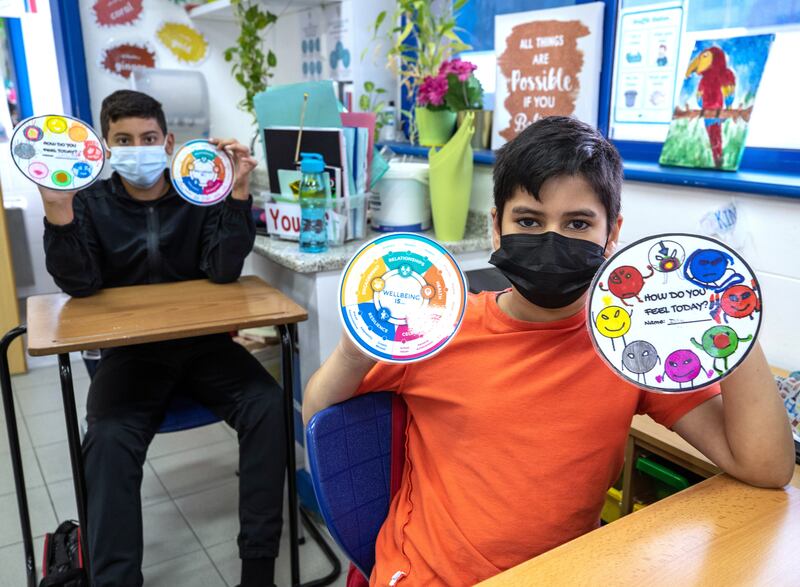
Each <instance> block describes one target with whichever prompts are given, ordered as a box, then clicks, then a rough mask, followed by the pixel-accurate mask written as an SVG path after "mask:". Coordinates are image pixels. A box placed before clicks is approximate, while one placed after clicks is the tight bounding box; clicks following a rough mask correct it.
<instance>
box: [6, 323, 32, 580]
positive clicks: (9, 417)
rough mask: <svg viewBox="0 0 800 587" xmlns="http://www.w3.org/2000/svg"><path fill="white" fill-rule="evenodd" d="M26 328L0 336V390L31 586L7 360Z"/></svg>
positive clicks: (29, 550)
mask: <svg viewBox="0 0 800 587" xmlns="http://www.w3.org/2000/svg"><path fill="white" fill-rule="evenodd" d="M25 332H27V328H26V327H25V326H18V327H17V328H14V329H13V330H10V331H8V332H7V333H6V335H5V336H4V337H3V338H2V340H0V390H1V391H2V394H3V410H4V411H5V415H6V428H8V447H9V450H10V452H11V468H12V470H13V471H14V487H15V489H16V492H17V509H18V510H19V524H20V527H21V528H22V545H23V550H24V552H25V574H26V576H27V579H28V587H36V560H35V555H34V552H33V536H32V533H31V518H30V511H29V510H28V494H27V491H26V489H25V472H24V470H23V468H22V453H21V451H20V444H19V430H18V429H17V415H16V412H15V410H14V394H13V393H12V390H11V370H10V367H9V361H8V347H9V346H10V345H11V343H12V342H13V341H14V340H15V339H16V338H17V337H19V336H22V335H23V334H25Z"/></svg>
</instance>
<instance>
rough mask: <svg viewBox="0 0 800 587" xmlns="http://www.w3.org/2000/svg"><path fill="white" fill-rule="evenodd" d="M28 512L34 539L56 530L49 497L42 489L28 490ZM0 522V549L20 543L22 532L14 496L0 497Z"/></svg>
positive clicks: (12, 494)
mask: <svg viewBox="0 0 800 587" xmlns="http://www.w3.org/2000/svg"><path fill="white" fill-rule="evenodd" d="M28 510H29V511H30V518H31V532H32V533H33V536H34V537H36V536H42V535H43V534H44V533H45V532H52V531H53V530H55V529H56V516H55V514H54V513H53V506H52V505H50V496H48V495H47V490H46V489H45V488H44V487H36V488H33V489H29V490H28ZM0 520H3V523H2V524H0V547H2V546H8V545H9V544H14V543H15V542H21V541H22V531H21V530H20V526H19V510H17V496H16V494H14V493H9V494H7V495H3V496H0Z"/></svg>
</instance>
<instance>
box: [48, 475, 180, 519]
mask: <svg viewBox="0 0 800 587" xmlns="http://www.w3.org/2000/svg"><path fill="white" fill-rule="evenodd" d="M47 488H48V490H49V491H50V497H51V499H52V500H53V506H54V507H55V510H56V516H57V517H58V519H59V521H62V522H63V521H64V520H74V519H77V517H78V508H77V506H76V504H75V491H74V489H73V483H72V479H71V478H70V479H66V480H64V481H58V482H56V483H51V484H49V485H48V486H47ZM168 499H169V496H168V495H167V491H166V489H164V486H163V485H161V483H160V482H159V480H158V478H157V477H156V475H155V473H153V469H152V468H151V467H150V464H149V463H145V465H144V477H143V478H142V507H143V508H146V507H148V506H150V505H153V504H156V503H160V502H163V501H167V500H168Z"/></svg>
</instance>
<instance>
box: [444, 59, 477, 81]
mask: <svg viewBox="0 0 800 587" xmlns="http://www.w3.org/2000/svg"><path fill="white" fill-rule="evenodd" d="M476 69H478V66H477V65H475V64H474V63H470V62H469V61H463V60H461V59H451V60H449V61H445V62H444V63H442V64H441V65H440V66H439V75H445V76H446V75H447V74H449V73H452V74H455V75H456V76H457V77H458V79H459V81H462V82H465V81H467V80H468V79H469V76H471V75H472V72H473V71H475V70H476Z"/></svg>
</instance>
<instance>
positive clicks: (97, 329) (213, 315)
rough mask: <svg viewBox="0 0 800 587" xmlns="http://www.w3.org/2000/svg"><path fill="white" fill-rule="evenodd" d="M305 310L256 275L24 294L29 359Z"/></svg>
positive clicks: (263, 322) (262, 322) (211, 330)
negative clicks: (79, 293) (89, 292)
mask: <svg viewBox="0 0 800 587" xmlns="http://www.w3.org/2000/svg"><path fill="white" fill-rule="evenodd" d="M307 317H308V314H307V313H306V311H305V309H303V308H301V307H300V306H298V305H297V304H296V303H294V302H293V301H292V300H291V299H289V298H288V297H286V296H285V295H283V294H282V293H281V292H279V291H278V290H277V289H275V288H273V287H271V286H269V285H267V284H266V283H265V282H264V281H262V280H261V279H260V278H258V277H255V276H248V277H243V278H241V279H240V280H239V281H237V282H235V283H229V284H225V285H219V284H215V283H211V282H210V281H207V280H198V281H184V282H180V283H162V284H156V285H135V286H131V287H118V288H111V289H104V290H101V291H99V292H98V293H97V294H95V295H93V296H90V297H88V298H71V297H69V296H68V295H66V294H52V295H46V296H34V297H31V298H29V299H28V352H29V353H30V354H31V355H33V356H34V357H36V356H40V355H54V354H61V353H69V352H73V351H82V350H87V349H104V348H109V347H120V346H128V345H132V344H141V343H147V342H157V341H162V340H171V339H177V338H187V337H190V336H201V335H204V334H217V333H220V332H229V331H231V330H238V329H240V328H251V327H255V326H273V325H279V324H295V323H297V322H302V321H303V320H305V319H306V318H307Z"/></svg>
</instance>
